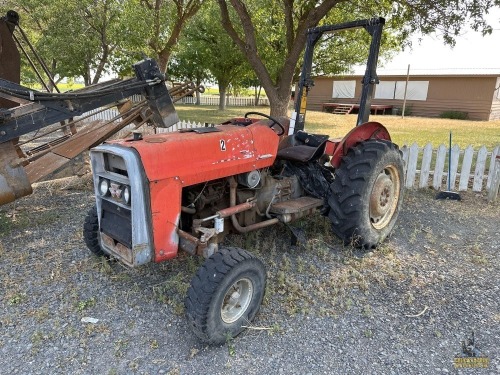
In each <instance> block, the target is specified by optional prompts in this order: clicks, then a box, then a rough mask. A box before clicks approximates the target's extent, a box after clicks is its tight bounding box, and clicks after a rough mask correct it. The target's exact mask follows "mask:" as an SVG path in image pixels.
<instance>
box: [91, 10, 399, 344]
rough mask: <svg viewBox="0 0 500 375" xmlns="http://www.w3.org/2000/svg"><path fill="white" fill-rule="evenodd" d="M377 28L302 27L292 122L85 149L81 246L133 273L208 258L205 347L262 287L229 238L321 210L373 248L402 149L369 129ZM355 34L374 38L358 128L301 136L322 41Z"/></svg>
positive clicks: (254, 303)
mask: <svg viewBox="0 0 500 375" xmlns="http://www.w3.org/2000/svg"><path fill="white" fill-rule="evenodd" d="M383 24H384V20H383V19H382V18H377V19H371V20H363V21H356V22H351V23H346V24H341V25H334V26H324V27H318V28H314V29H311V30H309V32H308V44H307V47H306V53H305V63H304V66H303V70H302V75H301V80H300V83H299V93H298V95H297V101H296V103H297V104H296V110H295V113H294V115H293V116H292V119H291V120H290V119H287V118H273V117H271V116H268V115H265V114H261V113H257V112H251V113H247V114H246V115H245V116H244V117H242V118H236V119H232V120H229V121H227V122H224V123H222V124H220V125H217V126H210V127H201V128H195V129H184V130H179V131H176V132H172V133H164V134H155V135H150V136H142V135H141V134H140V133H136V134H134V137H133V138H131V139H124V140H118V141H110V142H107V143H105V144H103V145H101V146H98V147H95V148H93V149H92V150H91V153H90V156H91V161H92V169H93V178H94V184H95V194H96V206H95V207H94V208H92V209H91V210H90V211H89V213H88V216H87V217H86V220H85V224H84V238H85V242H86V244H87V246H88V247H89V249H90V250H91V251H92V252H94V253H95V254H98V255H109V256H112V257H114V258H117V259H119V260H120V261H122V262H123V263H125V264H126V265H128V266H130V267H136V266H140V265H143V264H146V263H149V262H162V261H166V260H169V259H172V258H174V257H176V256H177V254H178V252H179V249H180V250H184V251H186V252H187V253H189V254H193V255H202V256H204V257H205V258H206V261H205V262H204V264H203V265H202V266H201V268H200V269H199V270H198V272H197V273H196V275H195V276H194V278H193V279H192V282H191V286H190V288H189V291H188V293H187V297H186V301H185V307H186V314H187V318H188V321H189V323H190V325H191V326H192V328H193V330H194V332H195V334H196V335H197V336H198V337H199V338H200V339H201V340H203V341H206V342H208V343H211V344H217V343H223V342H225V341H226V340H227V338H228V337H234V336H236V335H237V334H239V333H240V332H241V331H242V330H243V329H244V326H246V325H247V324H248V323H249V322H250V321H252V319H253V318H254V317H255V315H256V313H257V311H258V309H259V307H260V304H261V302H262V298H263V296H264V291H265V285H266V269H265V267H264V264H263V263H262V261H260V260H259V259H258V258H256V257H255V256H254V255H252V254H251V253H249V252H248V251H246V250H243V249H239V248H228V247H221V246H219V244H220V243H221V242H222V241H223V239H224V236H225V235H226V234H228V233H230V232H236V233H247V232H250V231H254V230H257V229H260V228H264V227H267V226H270V225H274V224H277V223H280V222H281V223H289V222H292V221H294V220H296V219H299V218H301V217H304V216H306V215H310V214H312V213H313V212H315V211H317V210H320V211H321V212H322V213H323V214H324V215H327V216H328V217H329V218H330V220H331V221H332V229H333V231H334V233H335V234H336V235H338V236H339V237H340V238H341V239H342V240H344V241H345V242H346V243H352V244H354V245H355V246H359V247H363V248H373V247H375V246H377V244H379V243H380V242H381V241H382V240H384V238H385V237H386V236H387V235H388V234H389V233H390V231H391V230H392V228H393V227H394V224H395V221H396V218H397V216H398V213H399V210H400V207H401V203H402V192H403V183H402V178H403V161H402V158H401V154H400V151H399V150H398V147H397V146H396V145H395V144H393V143H392V142H391V139H390V136H389V133H388V132H387V130H386V129H385V128H384V127H383V126H382V125H381V124H379V123H376V122H367V119H368V115H369V112H370V100H371V96H372V94H373V88H374V85H375V84H376V83H377V82H378V79H377V76H376V62H377V56H378V49H379V45H380V36H381V31H382V26H383ZM353 27H363V28H365V29H366V30H367V31H368V32H369V33H370V35H371V36H372V42H371V48H370V56H369V59H368V64H367V69H366V74H365V78H364V81H363V83H364V90H363V95H362V98H361V102H360V113H359V117H358V126H356V127H355V128H354V129H353V130H352V131H351V132H349V134H347V135H346V136H345V137H344V138H343V139H336V140H329V139H328V136H322V135H315V134H308V133H306V132H304V131H303V127H304V119H305V107H306V98H307V93H308V91H309V89H310V87H311V86H312V80H311V77H310V75H311V65H312V63H311V61H312V51H313V49H314V45H315V44H316V42H317V41H318V40H319V38H320V37H321V35H322V34H323V33H325V32H332V31H338V30H344V29H348V28H353ZM253 116H258V117H264V119H258V118H254V117H253ZM327 161H329V162H328V163H327Z"/></svg>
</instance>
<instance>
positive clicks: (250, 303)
mask: <svg viewBox="0 0 500 375" xmlns="http://www.w3.org/2000/svg"><path fill="white" fill-rule="evenodd" d="M265 288H266V270H265V267H264V265H263V263H262V262H261V261H260V260H259V259H258V258H256V257H255V256H254V255H252V254H251V253H249V252H248V251H245V250H243V249H238V248H226V249H221V250H219V251H218V252H216V253H215V254H213V255H212V256H211V257H209V258H208V259H207V260H206V261H205V263H204V264H203V265H202V266H201V267H200V269H199V270H198V272H197V273H196V275H195V276H194V277H193V280H192V281H191V286H190V287H189V290H188V293H187V297H186V301H185V305H186V315H187V318H188V321H189V323H190V325H191V327H192V329H193V332H194V333H195V334H196V336H198V337H199V338H200V339H201V340H202V341H204V342H206V343H209V344H215V345H218V344H223V343H224V342H226V341H227V340H228V339H229V338H233V337H235V336H237V335H238V334H239V333H241V332H242V331H243V330H244V329H245V326H247V325H249V323H250V322H251V321H252V320H253V319H254V317H255V315H256V314H257V312H258V311H259V308H260V305H261V303H262V299H263V297H264V292H265Z"/></svg>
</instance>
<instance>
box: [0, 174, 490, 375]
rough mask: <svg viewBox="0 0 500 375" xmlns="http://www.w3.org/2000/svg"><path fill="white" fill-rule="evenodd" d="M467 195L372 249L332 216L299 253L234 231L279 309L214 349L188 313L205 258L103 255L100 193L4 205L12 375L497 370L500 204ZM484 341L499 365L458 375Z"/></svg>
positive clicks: (1, 224)
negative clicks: (146, 259)
mask: <svg viewBox="0 0 500 375" xmlns="http://www.w3.org/2000/svg"><path fill="white" fill-rule="evenodd" d="M462 196H463V200H462V201H461V202H453V201H436V200H435V199H434V193H433V192H431V191H419V192H415V191H412V192H407V194H406V197H405V202H404V209H403V212H402V214H401V216H400V220H399V224H398V226H397V227H396V229H395V230H394V233H393V236H392V237H391V238H390V239H389V240H388V241H386V242H385V243H384V245H383V246H381V247H380V248H379V249H378V250H377V251H374V252H369V253H364V254H363V253H359V252H357V251H353V250H352V249H349V248H346V247H343V246H342V245H341V244H340V243H339V242H338V240H336V239H335V238H334V237H332V236H331V234H330V233H329V231H328V225H329V224H328V222H327V220H326V219H324V218H322V217H319V216H316V217H313V218H310V219H309V220H303V221H302V222H299V223H298V224H297V225H298V226H299V227H300V228H302V229H303V231H304V233H305V236H306V238H307V240H305V241H303V242H302V243H301V244H300V246H298V247H291V246H289V241H290V234H289V232H288V230H287V229H286V227H284V226H281V225H278V226H276V227H274V228H271V229H266V230H263V231H261V232H259V233H253V234H250V235H247V236H245V237H242V236H231V237H230V238H228V239H227V241H228V244H230V245H232V246H240V247H244V248H247V249H249V250H252V251H254V252H255V253H256V254H257V255H258V256H260V257H261V258H262V259H263V260H264V262H265V263H266V265H267V266H268V274H269V276H268V287H267V291H266V298H265V300H264V304H263V306H262V308H261V310H260V312H259V314H258V315H257V318H256V320H255V321H254V323H253V324H254V326H253V327H252V329H250V330H247V331H246V332H244V333H243V334H242V335H240V336H239V337H237V338H236V339H234V340H232V341H230V342H227V343H226V344H225V345H223V346H219V347H207V346H205V345H203V344H201V343H200V342H199V341H197V339H196V338H195V337H194V335H193V334H192V333H191V332H190V330H189V327H188V325H187V323H186V320H185V318H184V308H183V298H184V296H185V293H186V290H187V287H188V285H189V280H190V278H191V276H192V275H193V274H194V272H196V269H197V267H198V266H199V264H201V263H200V262H201V260H200V259H197V258H191V257H187V256H180V257H179V258H177V259H176V260H174V261H172V262H166V263H163V264H152V265H148V266H144V267H141V268H139V269H127V268H125V267H123V266H121V265H120V264H119V263H116V262H107V261H104V260H102V259H99V258H96V257H94V256H92V255H91V254H90V253H89V252H88V251H87V250H86V248H85V245H84V243H83V239H82V234H81V228H82V223H83V219H84V215H85V213H86V211H87V210H88V208H89V207H91V206H92V204H93V197H92V193H91V190H90V188H89V187H88V186H85V184H82V183H81V182H75V181H74V180H71V179H70V180H64V182H49V183H43V184H40V185H39V186H38V188H37V189H36V192H35V194H34V195H32V196H30V197H26V198H23V199H21V200H19V201H17V202H16V203H15V204H9V205H7V206H3V207H1V208H0V234H1V243H0V280H1V285H2V288H1V290H0V297H1V300H0V305H1V309H0V332H1V334H0V373H2V374H69V373H72V374H132V373H137V374H200V373H209V374H240V373H248V374H280V373H283V374H441V373H464V374H471V373H481V374H498V373H500V347H499V343H500V325H499V323H500V311H499V305H500V302H499V296H500V279H499V277H498V275H499V274H498V272H499V268H500V267H499V266H500V261H499V250H500V233H499V231H498V228H499V223H500V205H499V204H498V203H497V204H494V205H489V204H487V203H486V202H485V199H484V197H482V196H477V195H475V194H472V193H467V194H462ZM82 318H95V319H98V321H97V322H95V323H88V322H84V321H82ZM84 320H85V319H84ZM472 331H474V333H475V340H476V345H477V347H478V348H479V350H480V353H481V355H482V356H485V357H488V358H489V367H488V368H486V369H474V370H473V369H456V368H455V367H454V365H453V363H454V362H453V361H454V358H455V357H456V356H458V355H460V354H461V351H462V349H461V343H462V341H464V340H466V339H467V338H470V337H471V335H472V334H471V332H472Z"/></svg>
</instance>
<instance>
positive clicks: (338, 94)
mask: <svg viewBox="0 0 500 375" xmlns="http://www.w3.org/2000/svg"><path fill="white" fill-rule="evenodd" d="M355 91H356V81H333V92H332V98H334V99H353V98H354V92H355Z"/></svg>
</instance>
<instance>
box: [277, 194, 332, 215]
mask: <svg viewBox="0 0 500 375" xmlns="http://www.w3.org/2000/svg"><path fill="white" fill-rule="evenodd" d="M323 203H324V202H323V199H318V198H313V197H300V198H297V199H290V200H288V201H284V202H279V203H275V204H273V205H271V208H270V209H269V212H271V213H273V214H277V215H284V214H296V213H298V212H304V211H309V210H312V209H314V208H316V207H320V206H322V205H323Z"/></svg>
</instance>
